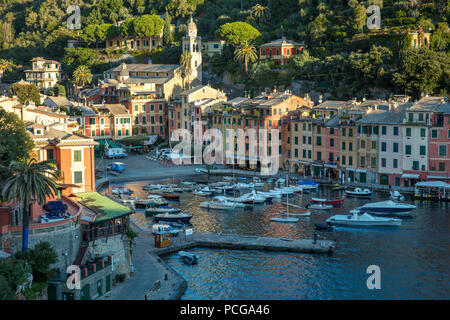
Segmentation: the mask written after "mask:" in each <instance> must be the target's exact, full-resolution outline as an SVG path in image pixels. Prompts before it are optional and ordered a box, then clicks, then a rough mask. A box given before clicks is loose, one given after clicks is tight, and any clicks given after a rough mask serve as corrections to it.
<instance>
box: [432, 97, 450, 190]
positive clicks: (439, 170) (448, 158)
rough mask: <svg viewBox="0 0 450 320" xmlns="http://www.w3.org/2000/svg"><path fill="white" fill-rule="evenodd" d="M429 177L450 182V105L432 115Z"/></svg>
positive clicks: (443, 105) (437, 109) (445, 104)
mask: <svg viewBox="0 0 450 320" xmlns="http://www.w3.org/2000/svg"><path fill="white" fill-rule="evenodd" d="M431 121H432V126H431V128H430V132H429V137H430V138H429V153H428V157H429V158H428V161H429V166H428V176H427V179H436V180H441V181H445V182H447V183H449V182H450V104H449V103H444V104H442V105H440V106H439V107H438V108H436V110H435V112H434V113H433V114H432V115H431Z"/></svg>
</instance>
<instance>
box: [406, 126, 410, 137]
mask: <svg viewBox="0 0 450 320" xmlns="http://www.w3.org/2000/svg"><path fill="white" fill-rule="evenodd" d="M406 136H407V137H411V128H406Z"/></svg>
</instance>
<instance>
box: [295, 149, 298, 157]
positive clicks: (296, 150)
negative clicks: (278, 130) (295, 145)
mask: <svg viewBox="0 0 450 320" xmlns="http://www.w3.org/2000/svg"><path fill="white" fill-rule="evenodd" d="M295 157H296V158H297V157H298V149H295Z"/></svg>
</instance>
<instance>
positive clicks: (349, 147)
mask: <svg viewBox="0 0 450 320" xmlns="http://www.w3.org/2000/svg"><path fill="white" fill-rule="evenodd" d="M348 151H353V143H352V142H349V143H348Z"/></svg>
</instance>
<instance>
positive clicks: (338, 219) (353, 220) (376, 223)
mask: <svg viewBox="0 0 450 320" xmlns="http://www.w3.org/2000/svg"><path fill="white" fill-rule="evenodd" d="M350 213H352V215H340V214H339V215H335V216H332V217H330V218H328V219H327V220H326V221H327V223H329V224H331V225H336V226H347V227H399V226H401V224H402V220H401V219H395V218H382V217H373V216H371V215H370V214H368V213H363V214H361V215H359V213H360V212H359V210H351V211H350Z"/></svg>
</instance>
